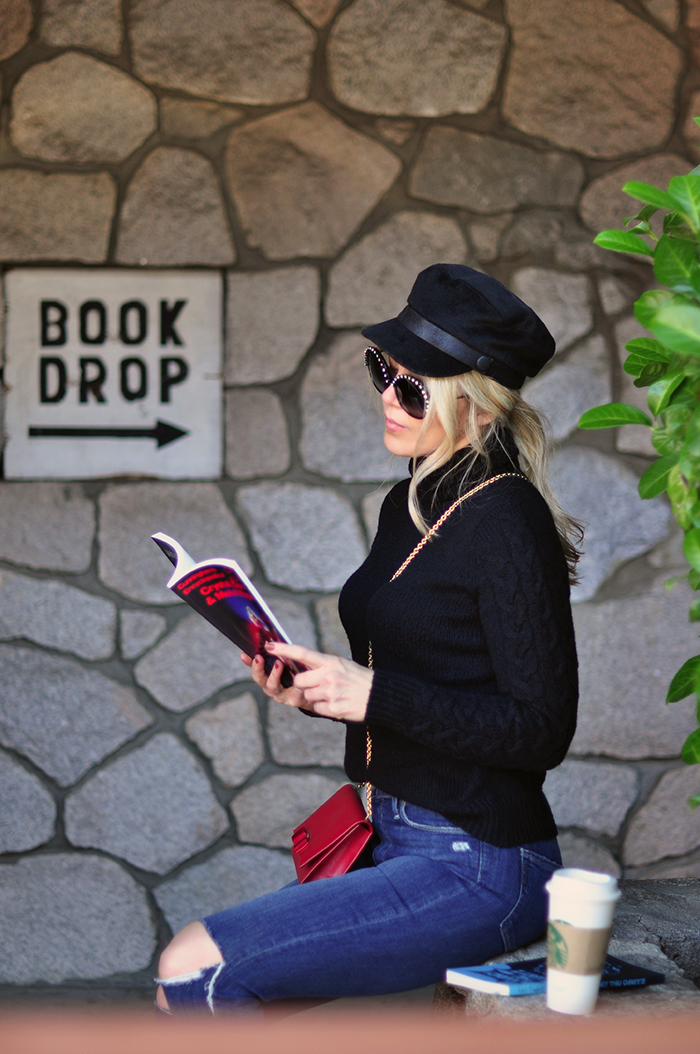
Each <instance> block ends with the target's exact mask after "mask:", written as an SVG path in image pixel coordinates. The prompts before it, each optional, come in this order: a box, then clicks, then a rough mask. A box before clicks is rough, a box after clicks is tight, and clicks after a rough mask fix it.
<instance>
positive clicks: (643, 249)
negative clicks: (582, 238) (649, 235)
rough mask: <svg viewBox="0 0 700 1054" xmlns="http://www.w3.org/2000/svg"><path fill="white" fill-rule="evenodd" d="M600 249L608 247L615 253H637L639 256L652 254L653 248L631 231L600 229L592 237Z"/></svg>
mask: <svg viewBox="0 0 700 1054" xmlns="http://www.w3.org/2000/svg"><path fill="white" fill-rule="evenodd" d="M593 242H594V244H595V245H599V246H600V247H601V249H610V250H611V251H612V252H615V253H637V254H639V255H640V256H653V255H654V250H653V249H652V248H651V246H650V245H648V244H647V243H646V242H645V241H644V240H643V238H640V237H639V235H638V234H632V232H631V231H615V230H612V231H601V232H600V234H596V236H595V238H594V239H593Z"/></svg>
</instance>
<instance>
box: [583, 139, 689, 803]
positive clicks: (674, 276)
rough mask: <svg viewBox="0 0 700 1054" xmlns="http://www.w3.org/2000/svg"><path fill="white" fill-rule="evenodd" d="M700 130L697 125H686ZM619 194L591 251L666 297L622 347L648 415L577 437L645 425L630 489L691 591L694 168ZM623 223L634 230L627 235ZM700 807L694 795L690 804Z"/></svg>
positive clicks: (649, 297)
mask: <svg viewBox="0 0 700 1054" xmlns="http://www.w3.org/2000/svg"><path fill="white" fill-rule="evenodd" d="M695 120H696V122H697V123H698V124H700V118H696V119H695ZM623 190H624V191H625V193H626V194H629V195H630V197H632V198H635V199H636V200H637V201H640V202H642V203H643V207H642V208H641V210H640V211H639V212H637V214H636V215H635V216H632V217H631V218H630V219H628V220H624V221H623V222H624V224H625V226H626V227H627V228H628V229H627V230H608V231H603V232H602V233H601V234H599V235H598V236H597V237H596V238H595V243H596V245H600V246H602V247H603V248H604V249H611V250H613V251H615V252H622V253H638V254H640V255H643V256H648V257H651V259H652V260H653V265H654V275H655V277H656V280H657V282H658V283H659V285H661V286H664V287H665V288H661V289H652V290H650V291H649V292H646V293H643V294H642V296H640V297H639V299H638V300H637V301H636V302H635V305H634V313H635V315H636V317H637V319H638V321H639V322H641V324H642V325H643V326H645V327H646V328H647V329H649V330H651V332H652V334H653V337H641V338H638V339H635V340H631V341H629V343H628V344H626V345H625V348H626V350H627V352H628V353H629V354H628V357H627V359H626V360H625V363H624V366H623V369H624V370H625V373H628V374H630V375H631V376H632V377H634V384H635V386H636V387H637V388H648V389H649V390H648V392H647V403H648V406H649V411H650V414H651V416H648V415H647V414H645V413H644V411H643V410H640V409H638V408H637V407H635V406H629V405H628V404H626V403H609V404H607V405H605V406H597V407H594V409H592V410H588V411H586V413H585V414H584V415H583V416H582V417H581V420H580V421H579V427H580V428H615V427H617V426H619V425H625V424H640V425H646V426H647V427H648V428H650V429H651V441H652V443H653V445H654V449H655V450H656V451H657V453H658V455H659V457H658V458H657V459H656V461H654V463H653V464H652V465H650V467H649V468H648V469H647V470H646V472H645V473H644V475H643V476H642V478H641V479H640V481H639V494H640V496H641V497H642V498H654V497H656V496H657V495H659V494H662V493H663V492H664V491H665V492H666V493H667V494H668V497H669V499H670V502H671V508H672V509H673V514H674V516H675V518H676V520H677V521H678V523H679V524H680V526H681V527H682V529H683V531H684V535H685V537H684V546H683V548H684V553H685V557H686V559H687V561H688V563H689V564H690V571H689V572H688V575H687V578H688V581H689V582H690V585H691V587H692V589H693V590H695V591H696V592H697V591H700V166H698V167H697V168H695V169H693V170H692V171H691V172H690V173H688V175H686V176H675V177H674V178H673V179H672V180H671V181H670V183H669V185H668V189H667V190H661V189H660V188H658V187H655V186H652V185H651V184H649V183H638V182H631V183H626V184H625V186H624V187H623ZM658 212H663V213H664V216H663V233H662V234H661V235H660V236H659V237H657V235H656V234H655V233H654V231H653V230H652V227H651V218H652V216H654V215H655V214H656V213H658ZM630 224H634V225H633V226H632V227H630ZM690 619H691V621H693V622H700V598H698V599H696V600H694V601H693V603H692V604H691V606H690ZM693 694H694V695H695V697H696V699H697V718H698V724H699V725H700V655H694V656H693V657H692V658H690V659H688V660H687V661H686V662H684V663H683V665H682V666H681V668H680V670H678V672H677V673H676V675H675V676H674V677H673V679H672V681H671V684H670V686H669V689H668V695H667V696H666V702H667V703H675V702H679V701H680V700H681V699H686V698H687V697H688V696H689V695H693ZM682 756H683V760H684V761H685V762H686V763H687V764H689V765H694V764H698V763H700V727H698V728H696V729H695V731H693V732H691V734H690V735H689V736H688V738H687V739H686V741H685V743H684V744H683V748H682ZM690 804H691V806H693V807H695V806H697V805H700V794H696V795H693V797H692V798H690Z"/></svg>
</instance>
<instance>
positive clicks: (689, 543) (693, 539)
mask: <svg viewBox="0 0 700 1054" xmlns="http://www.w3.org/2000/svg"><path fill="white" fill-rule="evenodd" d="M683 553H684V555H685V558H686V560H687V561H688V563H689V564H690V566H691V567H693V568H694V569H695V570H696V571H700V527H691V528H690V530H689V531H686V532H685V538H684V539H683Z"/></svg>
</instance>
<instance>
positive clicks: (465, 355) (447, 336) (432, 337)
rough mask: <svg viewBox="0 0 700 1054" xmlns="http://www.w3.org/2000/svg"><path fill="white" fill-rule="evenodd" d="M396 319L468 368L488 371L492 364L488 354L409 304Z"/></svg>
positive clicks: (480, 371) (481, 371) (482, 371)
mask: <svg viewBox="0 0 700 1054" xmlns="http://www.w3.org/2000/svg"><path fill="white" fill-rule="evenodd" d="M397 320H398V321H399V322H400V323H401V325H402V326H405V327H406V329H409V330H410V331H411V333H415V335H416V336H417V337H420V338H421V340H424V341H426V342H427V343H428V344H432V346H433V347H434V348H437V349H438V351H444V352H445V354H446V355H451V356H452V358H453V359H457V360H458V361H459V362H463V363H464V365H465V366H468V367H469V369H470V370H478V371H479V373H488V370H489V367H490V366H491V365H493V359H490V358H489V356H488V355H480V354H479V352H478V351H476V350H475V349H474V348H471V347H470V346H469V345H468V344H465V343H464V341H463V340H460V339H459V337H454V336H453V335H452V334H451V333H448V332H447V331H446V330H444V329H440V327H439V326H436V325H434V324H433V323H432V322H428V320H427V318H423V316H422V315H419V314H418V312H417V311H414V310H413V308H412V307H411V306H410V305H406V307H405V308H404V309H403V311H402V312H401V314H400V315H397Z"/></svg>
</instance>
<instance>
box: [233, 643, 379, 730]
mask: <svg viewBox="0 0 700 1054" xmlns="http://www.w3.org/2000/svg"><path fill="white" fill-rule="evenodd" d="M265 650H266V651H267V653H268V654H269V655H274V657H275V659H276V660H277V661H276V662H275V665H274V667H273V669H272V671H271V673H270V675H269V677H268V676H266V674H265V667H264V662H263V659H262V656H260V655H256V657H255V659H253V660H252V661H251V660H250V659H249V658H248V657H247V656H245V657H243V656H241V658H243V661H244V662H245V663H246V666H250V668H251V672H252V674H253V680H254V681H255V683H256V684H259V685H260V687H261V688H262V689H263V691H264V692H265V694H266V695H269V696H270V698H271V699H275V700H276V701H277V702H278V703H284V704H285V705H286V706H296V707H303V708H304V709H305V710H311V711H313V713H315V714H319V715H320V716H321V717H334V718H336V719H337V720H339V721H364V719H365V714H366V713H367V703H368V701H369V693H370V689H371V687H372V677H373V674H372V671H371V670H367V669H365V667H364V666H359V665H358V664H357V663H356V662H351V661H350V660H349V659H341V658H340V657H339V656H338V655H324V654H322V653H321V652H318V651H312V650H311V649H310V648H302V647H300V646H299V645H297V644H281V643H278V642H274V643H268V644H266V645H265ZM289 659H291V660H292V661H293V662H300V663H302V664H303V665H304V666H306V667H308V669H306V670H305V671H304V672H303V673H297V674H295V675H294V687H293V688H283V687H282V685H281V684H280V678H281V676H282V671H283V669H284V661H286V660H289Z"/></svg>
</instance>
